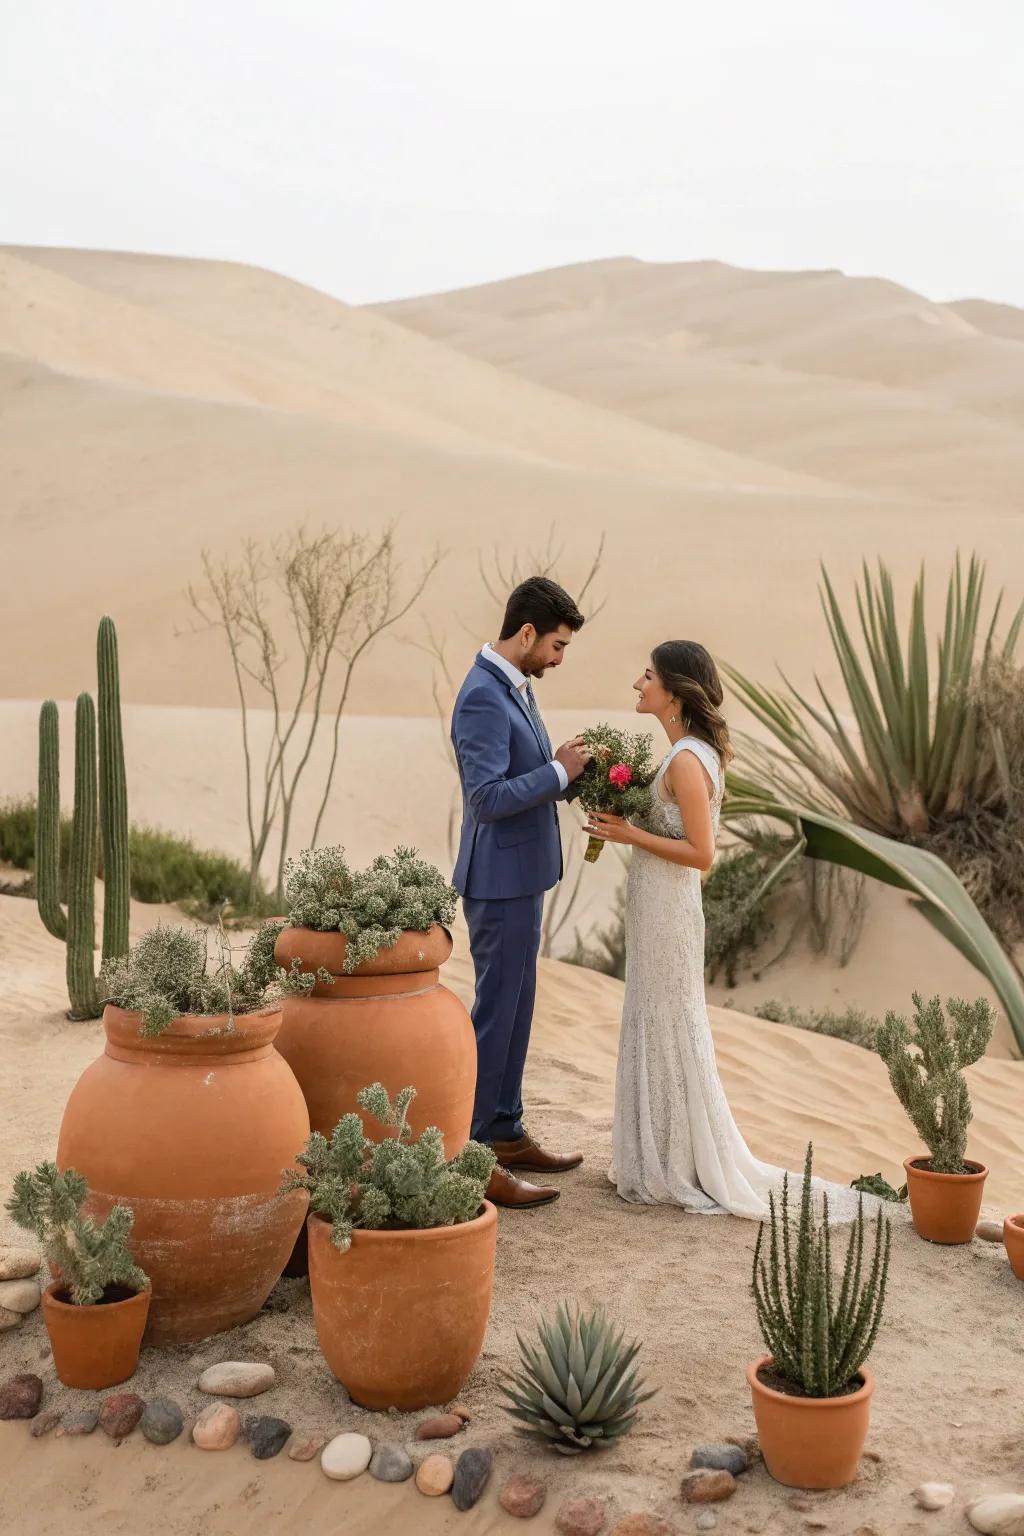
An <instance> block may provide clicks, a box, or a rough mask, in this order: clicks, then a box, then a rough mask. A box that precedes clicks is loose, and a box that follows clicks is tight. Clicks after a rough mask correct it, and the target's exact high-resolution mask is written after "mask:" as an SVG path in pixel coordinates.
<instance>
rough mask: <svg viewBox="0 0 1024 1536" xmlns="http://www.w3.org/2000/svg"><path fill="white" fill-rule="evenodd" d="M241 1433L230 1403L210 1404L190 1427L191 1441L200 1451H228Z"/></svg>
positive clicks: (236, 1413)
mask: <svg viewBox="0 0 1024 1536" xmlns="http://www.w3.org/2000/svg"><path fill="white" fill-rule="evenodd" d="M241 1431H242V1421H241V1419H240V1418H239V1417H238V1410H237V1408H232V1406H231V1404H230V1403H211V1404H210V1406H209V1408H204V1409H203V1411H202V1413H201V1414H200V1415H199V1417H198V1419H196V1421H195V1423H194V1424H193V1426H192V1439H193V1440H194V1442H195V1444H196V1445H198V1447H199V1449H200V1450H201V1451H228V1450H230V1449H231V1447H232V1446H233V1445H234V1443H235V1441H236V1440H237V1439H238V1436H239V1435H240V1434H241Z"/></svg>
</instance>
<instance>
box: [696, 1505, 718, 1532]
mask: <svg viewBox="0 0 1024 1536" xmlns="http://www.w3.org/2000/svg"><path fill="white" fill-rule="evenodd" d="M717 1524H718V1516H717V1515H716V1514H715V1512H714V1510H713V1509H702V1510H701V1512H700V1514H699V1515H698V1516H697V1524H696V1527H695V1528H696V1529H697V1530H698V1531H713V1530H714V1528H715V1526H716V1525H717Z"/></svg>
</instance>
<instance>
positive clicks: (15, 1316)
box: [0, 1307, 21, 1333]
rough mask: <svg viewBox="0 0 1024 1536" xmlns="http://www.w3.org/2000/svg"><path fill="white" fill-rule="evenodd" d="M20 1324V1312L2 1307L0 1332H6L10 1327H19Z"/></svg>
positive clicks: (0, 1311)
mask: <svg viewBox="0 0 1024 1536" xmlns="http://www.w3.org/2000/svg"><path fill="white" fill-rule="evenodd" d="M20 1325H21V1313H20V1312H10V1311H8V1309H7V1308H6V1307H0V1333H5V1332H6V1331H7V1329H8V1328H18V1327H19V1326H20Z"/></svg>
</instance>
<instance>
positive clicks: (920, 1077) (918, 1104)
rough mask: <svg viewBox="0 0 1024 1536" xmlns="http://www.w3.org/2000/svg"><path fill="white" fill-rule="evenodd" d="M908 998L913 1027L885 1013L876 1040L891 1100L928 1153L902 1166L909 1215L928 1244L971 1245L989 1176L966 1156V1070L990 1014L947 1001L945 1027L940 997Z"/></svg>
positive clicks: (988, 1034)
mask: <svg viewBox="0 0 1024 1536" xmlns="http://www.w3.org/2000/svg"><path fill="white" fill-rule="evenodd" d="M913 998H914V1022H913V1026H912V1027H911V1026H909V1025H908V1024H907V1021H906V1020H905V1019H902V1018H900V1017H899V1016H898V1015H897V1014H895V1013H891V1012H890V1013H887V1014H886V1016H885V1022H884V1024H882V1025H881V1026H880V1027H879V1030H878V1033H877V1036H876V1038H875V1049H876V1050H877V1051H878V1054H879V1056H881V1058H882V1060H883V1061H884V1062H885V1064H886V1066H887V1067H888V1069H889V1081H890V1082H891V1083H892V1086H893V1089H894V1090H895V1093H896V1097H897V1098H898V1099H899V1101H900V1103H901V1104H902V1105H903V1108H904V1109H905V1110H906V1112H907V1114H908V1115H909V1116H910V1119H911V1120H912V1122H913V1124H914V1128H915V1130H916V1131H917V1133H918V1135H919V1136H920V1137H921V1140H922V1141H923V1142H924V1144H925V1146H926V1147H927V1148H928V1154H929V1155H928V1156H927V1157H925V1156H923V1155H920V1154H919V1155H917V1156H915V1157H908V1158H907V1159H906V1160H905V1162H904V1164H903V1166H904V1168H905V1169H906V1171H907V1191H908V1194H909V1197H910V1214H911V1217H912V1218H913V1222H914V1229H915V1231H916V1232H917V1233H918V1235H919V1236H920V1237H924V1238H927V1240H928V1241H929V1242H932V1243H969V1242H970V1241H971V1238H972V1237H973V1236H974V1230H975V1228H976V1226H977V1225H978V1214H979V1212H980V1210H981V1196H982V1190H983V1187H984V1183H985V1179H986V1178H987V1176H988V1169H987V1168H986V1167H985V1166H984V1165H983V1164H982V1163H976V1162H969V1161H968V1160H967V1158H966V1156H965V1153H966V1151H967V1127H968V1125H969V1124H970V1122H971V1099H970V1094H969V1093H968V1091H967V1080H966V1079H965V1077H964V1068H965V1067H969V1066H971V1065H972V1064H973V1063H974V1062H976V1061H979V1060H980V1059H981V1057H982V1056H984V1054H985V1051H986V1050H987V1048H988V1043H989V1041H990V1040H991V1038H992V1030H993V1028H994V1026H995V1013H994V1011H993V1009H992V1006H991V1004H990V1003H988V1002H987V1001H986V999H985V998H983V997H982V998H978V1000H977V1001H976V1002H974V1003H965V1002H963V1001H962V1000H961V999H959V998H950V999H949V1001H948V1002H947V1004H946V1011H947V1013H948V1015H949V1022H947V1019H946V1016H945V1015H944V1014H943V1011H942V1005H941V1004H940V1002H939V999H938V998H937V997H933V998H932V999H931V1001H930V1002H929V1003H927V1004H925V1003H924V1002H923V1001H922V999H921V997H920V995H919V994H918V993H917V992H915V993H914V994H913ZM911 1047H913V1050H912V1049H911Z"/></svg>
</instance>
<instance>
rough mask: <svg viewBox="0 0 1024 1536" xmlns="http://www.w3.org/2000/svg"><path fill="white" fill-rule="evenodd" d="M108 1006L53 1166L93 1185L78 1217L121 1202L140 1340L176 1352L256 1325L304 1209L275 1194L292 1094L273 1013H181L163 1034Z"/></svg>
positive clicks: (294, 1131) (291, 1124)
mask: <svg viewBox="0 0 1024 1536" xmlns="http://www.w3.org/2000/svg"><path fill="white" fill-rule="evenodd" d="M141 1022H142V1020H141V1015H140V1014H138V1013H131V1012H127V1011H125V1010H123V1009H121V1008H115V1007H113V1006H112V1005H110V1004H108V1006H107V1008H106V1009H105V1011H104V1015H103V1023H104V1028H105V1030H106V1035H107V1044H106V1050H105V1051H104V1053H103V1055H102V1056H100V1057H99V1059H98V1060H96V1061H94V1062H93V1063H92V1065H91V1066H89V1067H87V1068H86V1070H85V1072H84V1073H83V1074H82V1076H81V1077H80V1078H79V1080H78V1083H77V1084H76V1086H75V1087H74V1089H73V1090H72V1092H71V1097H70V1098H69V1099H68V1103H67V1107H66V1109H65V1111H64V1119H63V1121H62V1123H61V1129H60V1138H59V1141H58V1144H57V1165H58V1167H59V1168H61V1169H65V1168H76V1169H77V1170H78V1172H79V1173H81V1174H82V1175H83V1176H84V1177H85V1179H86V1180H87V1181H88V1184H89V1190H90V1195H89V1201H88V1204H87V1207H86V1209H87V1210H88V1211H89V1213H90V1214H92V1215H95V1216H97V1217H100V1218H102V1217H105V1216H106V1214H107V1212H108V1211H109V1210H110V1208H111V1206H113V1205H115V1204H117V1203H118V1202H120V1203H121V1204H124V1205H130V1206H131V1208H132V1210H133V1211H134V1213H135V1224H134V1227H133V1228H132V1234H131V1237H130V1239H129V1247H130V1248H131V1251H132V1254H133V1256H134V1258H135V1261H136V1263H137V1264H139V1265H140V1266H141V1267H142V1268H143V1269H144V1270H145V1271H146V1273H147V1274H148V1275H149V1277H150V1281H151V1284H152V1301H151V1305H150V1310H149V1321H148V1325H147V1328H146V1335H145V1341H146V1343H148V1344H180V1343H184V1342H187V1341H190V1340H194V1339H202V1338H206V1337H207V1336H208V1335H209V1334H213V1333H220V1332H221V1331H222V1330H223V1329H225V1328H233V1327H235V1326H236V1325H237V1324H239V1323H245V1322H248V1321H249V1320H250V1318H253V1317H255V1316H256V1314H257V1313H258V1312H259V1310H260V1308H261V1307H262V1305H263V1303H264V1301H265V1300H266V1299H267V1296H268V1295H269V1294H270V1291H271V1290H272V1289H273V1286H274V1283H275V1281H276V1280H277V1278H278V1276H279V1275H280V1274H281V1271H282V1269H283V1267H284V1265H285V1262H286V1260H287V1258H288V1255H289V1253H290V1252H291V1250H292V1247H293V1245H294V1242H295V1239H296V1236H297V1235H298V1233H299V1231H300V1229H301V1228H302V1225H303V1221H304V1218H305V1214H306V1206H307V1197H306V1195H305V1193H304V1192H303V1191H301V1190H293V1191H291V1192H290V1193H289V1194H287V1195H283V1196H282V1195H279V1193H278V1191H279V1189H280V1185H281V1175H282V1171H283V1170H284V1169H285V1168H289V1167H292V1166H294V1164H295V1156H296V1153H298V1152H300V1151H301V1150H302V1147H303V1145H304V1144H305V1141H306V1138H307V1136H308V1135H309V1116H308V1114H307V1112H306V1105H305V1101H304V1099H303V1097H302V1091H301V1089H300V1088H299V1085H298V1083H297V1082H296V1081H295V1078H294V1076H293V1075H292V1072H291V1069H290V1068H289V1066H288V1064H287V1062H286V1061H284V1060H283V1058H282V1057H281V1056H279V1055H278V1053H277V1051H276V1050H275V1049H274V1038H275V1036H276V1035H277V1032H278V1030H279V1028H280V1025H281V1014H280V1011H279V1010H277V1009H274V1010H267V1011H264V1012H262V1013H251V1014H238V1015H236V1016H235V1017H234V1019H233V1020H231V1019H229V1018H228V1017H227V1016H225V1015H221V1016H216V1017H193V1016H186V1017H181V1018H177V1019H174V1020H172V1022H171V1024H170V1025H169V1026H168V1028H167V1029H166V1031H165V1032H164V1033H163V1034H161V1035H155V1036H145V1035H142V1034H141V1033H140V1027H141Z"/></svg>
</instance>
